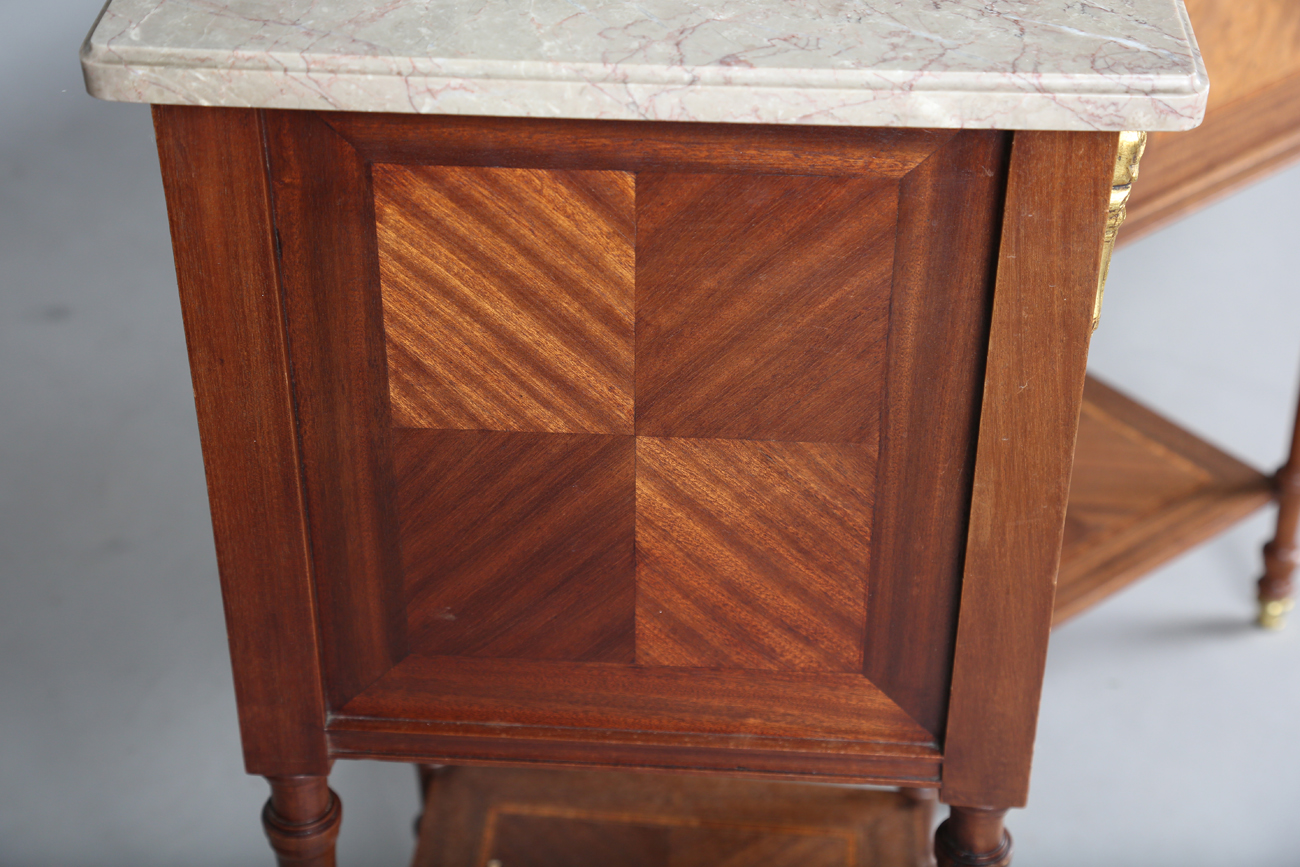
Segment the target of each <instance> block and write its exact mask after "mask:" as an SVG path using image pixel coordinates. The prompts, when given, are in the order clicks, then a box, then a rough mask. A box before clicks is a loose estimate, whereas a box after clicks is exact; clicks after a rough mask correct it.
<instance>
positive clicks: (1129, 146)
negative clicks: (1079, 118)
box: [1092, 132, 1147, 331]
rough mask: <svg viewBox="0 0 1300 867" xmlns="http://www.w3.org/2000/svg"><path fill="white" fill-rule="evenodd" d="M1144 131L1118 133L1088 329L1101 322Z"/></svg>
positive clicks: (1094, 327) (1145, 135) (1136, 174)
mask: <svg viewBox="0 0 1300 867" xmlns="http://www.w3.org/2000/svg"><path fill="white" fill-rule="evenodd" d="M1146 146H1147V134H1146V133H1144V132H1122V133H1120V134H1119V153H1118V154H1117V155H1116V157H1115V172H1114V174H1113V175H1112V176H1111V180H1110V206H1109V207H1108V208H1107V210H1106V235H1105V239H1104V240H1103V241H1102V246H1101V274H1100V276H1098V278H1097V297H1096V299H1095V300H1094V301H1093V303H1092V330H1093V331H1096V330H1097V325H1098V324H1100V323H1101V298H1102V295H1104V294H1105V293H1106V275H1107V274H1109V273H1110V256H1111V253H1114V252H1115V239H1116V238H1118V237H1119V227H1120V226H1121V225H1123V224H1124V218H1125V217H1126V216H1127V210H1126V209H1127V207H1128V197H1129V194H1131V193H1132V192H1133V181H1135V180H1137V176H1138V162H1139V161H1140V160H1141V159H1142V152H1143V151H1144V150H1146Z"/></svg>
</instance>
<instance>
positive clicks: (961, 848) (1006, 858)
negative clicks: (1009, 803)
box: [934, 807, 1011, 867]
mask: <svg viewBox="0 0 1300 867" xmlns="http://www.w3.org/2000/svg"><path fill="white" fill-rule="evenodd" d="M1006 814H1007V811H1006V810H999V809H994V808H992V807H953V808H952V813H951V814H949V816H948V818H947V819H945V820H944V822H943V824H942V825H940V826H939V830H937V831H935V832H934V856H935V860H936V861H937V862H938V865H939V867H1006V865H1008V864H1010V863H1011V835H1010V834H1008V833H1007V830H1006V828H1004V827H1002V817H1003V816H1005V815H1006Z"/></svg>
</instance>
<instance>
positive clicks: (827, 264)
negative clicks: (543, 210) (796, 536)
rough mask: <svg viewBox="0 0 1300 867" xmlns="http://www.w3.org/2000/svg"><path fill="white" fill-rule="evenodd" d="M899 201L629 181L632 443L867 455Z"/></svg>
mask: <svg viewBox="0 0 1300 867" xmlns="http://www.w3.org/2000/svg"><path fill="white" fill-rule="evenodd" d="M897 195H898V187H897V185H896V184H894V183H892V182H888V181H883V180H880V179H878V178H871V177H867V178H811V177H785V176H772V175H762V176H746V175H703V174H699V175H685V174H648V173H643V174H640V175H638V176H637V188H636V197H637V235H636V269H637V274H636V432H637V434H638V435H640V436H656V437H723V438H727V439H757V440H787V441H793V442H867V443H872V444H873V446H874V443H875V441H876V438H877V437H878V435H879V418H880V397H879V396H880V389H881V385H882V383H883V369H882V368H883V360H884V358H883V357H884V350H885V336H886V334H887V330H888V326H889V289H890V277H891V274H892V271H893V248H894V230H895V220H896V208H897Z"/></svg>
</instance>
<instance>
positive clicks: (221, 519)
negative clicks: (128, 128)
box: [153, 106, 329, 775]
mask: <svg viewBox="0 0 1300 867" xmlns="http://www.w3.org/2000/svg"><path fill="white" fill-rule="evenodd" d="M153 116H154V125H155V129H156V131H157V138H158V157H159V161H160V163H161V166H162V178H163V189H164V190H165V192H166V194H167V214H168V219H169V221H170V223H171V233H172V247H173V250H174V251H175V254H176V278H177V284H178V286H179V288H180V298H181V312H182V314H183V315H184V319H185V341H186V345H187V346H188V348H189V358H190V374H191V376H192V377H193V379H194V399H195V407H196V409H197V410H198V418H199V432H200V441H201V442H202V445H203V466H204V470H205V472H206V474H207V482H208V503H209V506H210V508H211V511H212V531H213V537H214V541H215V542H216V553H217V565H218V567H219V569H220V573H221V585H222V599H223V600H224V602H225V609H226V630H227V634H228V636H229V639H230V658H231V665H232V666H233V668H234V676H235V695H236V698H237V699H238V706H239V727H240V735H241V740H242V742H243V748H244V765H245V767H246V768H247V770H248V772H249V773H253V774H269V775H294V774H324V773H326V772H327V770H328V767H329V765H328V758H327V756H326V745H325V736H324V725H325V697H324V694H323V683H322V681H323V677H322V672H321V657H320V646H319V641H320V638H319V636H318V632H317V626H316V623H317V620H316V613H315V607H314V602H315V600H314V594H313V588H312V575H311V560H310V557H311V555H310V551H309V547H308V530H307V514H306V505H305V503H304V495H303V481H302V479H301V478H300V476H299V466H300V462H299V455H298V441H297V437H296V436H295V433H294V428H295V421H296V420H295V417H294V402H293V397H292V394H291V386H290V381H289V375H288V367H289V365H288V346H287V336H286V334H285V325H284V308H283V301H282V298H281V292H280V285H279V278H278V275H277V271H276V256H275V244H274V232H273V229H272V226H273V217H272V213H271V190H270V188H269V183H268V179H267V175H266V169H265V157H264V153H263V149H262V140H263V129H262V124H261V121H260V118H259V115H258V113H257V112H254V111H245V110H240V109H201V108H192V107H180V106H157V107H155V108H154V115H153ZM251 528H256V532H249V530H250V529H251Z"/></svg>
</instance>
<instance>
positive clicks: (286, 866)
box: [262, 777, 343, 867]
mask: <svg viewBox="0 0 1300 867" xmlns="http://www.w3.org/2000/svg"><path fill="white" fill-rule="evenodd" d="M266 780H267V782H269V783H270V784H271V797H270V799H269V800H268V801H267V802H266V806H265V807H264V808H263V809H262V827H263V828H264V829H265V830H266V836H267V839H269V840H270V841H271V848H272V849H274V850H275V857H276V862H277V863H278V864H279V865H280V867H334V842H335V840H337V839H338V836H339V823H340V822H341V821H342V820H343V805H342V803H340V801H339V797H338V795H336V794H334V791H333V790H332V789H330V787H329V784H328V782H327V781H326V778H325V777H267V778H266Z"/></svg>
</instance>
